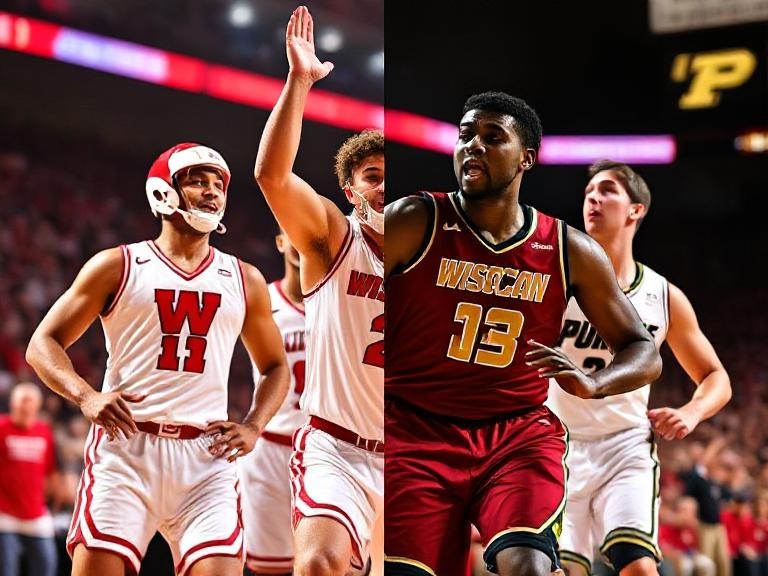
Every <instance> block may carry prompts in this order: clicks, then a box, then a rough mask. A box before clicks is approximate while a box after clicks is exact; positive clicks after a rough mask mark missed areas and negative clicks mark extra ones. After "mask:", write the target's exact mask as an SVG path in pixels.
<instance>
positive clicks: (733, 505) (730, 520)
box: [721, 493, 757, 576]
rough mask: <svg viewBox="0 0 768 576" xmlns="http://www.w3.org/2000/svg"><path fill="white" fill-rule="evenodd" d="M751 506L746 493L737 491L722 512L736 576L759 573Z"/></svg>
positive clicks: (753, 575)
mask: <svg viewBox="0 0 768 576" xmlns="http://www.w3.org/2000/svg"><path fill="white" fill-rule="evenodd" d="M750 508H751V505H750V498H749V497H748V496H747V495H746V494H743V493H736V494H734V496H733V500H732V501H731V502H730V503H729V505H728V507H727V508H726V509H725V510H723V512H722V514H721V519H722V522H723V526H725V531H726V532H727V534H728V548H729V551H730V554H731V559H732V561H733V574H734V576H756V575H757V552H756V551H755V542H754V532H755V519H754V518H753V517H752V511H751V510H750Z"/></svg>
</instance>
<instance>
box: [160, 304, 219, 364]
mask: <svg viewBox="0 0 768 576" xmlns="http://www.w3.org/2000/svg"><path fill="white" fill-rule="evenodd" d="M200 296H201V293H200V292H191V291H188V290H180V291H179V292H178V296H177V293H176V290H165V289H157V290H155V302H156V303H157V312H158V315H159V316H160V330H161V331H162V332H163V339H162V341H161V346H162V352H161V353H160V356H159V357H158V359H157V369H158V370H174V371H178V370H179V362H180V360H181V359H180V358H179V354H178V350H179V339H180V334H181V329H182V328H183V327H184V323H185V322H186V323H187V325H188V326H189V332H190V334H189V336H187V339H186V342H185V347H186V349H187V352H188V353H189V354H188V355H187V356H186V357H185V358H184V368H183V370H184V372H196V373H198V374H199V373H202V372H203V370H204V369H205V349H206V348H207V346H208V341H207V340H206V339H205V336H207V335H208V331H209V330H210V329H211V324H212V323H213V318H214V316H216V311H217V310H218V309H219V307H220V306H221V294H216V293H214V292H203V293H202V303H201V302H200Z"/></svg>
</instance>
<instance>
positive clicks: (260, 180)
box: [253, 160, 288, 194]
mask: <svg viewBox="0 0 768 576" xmlns="http://www.w3.org/2000/svg"><path fill="white" fill-rule="evenodd" d="M253 177H254V178H255V179H256V183H257V184H258V185H259V188H261V191H262V192H263V193H266V194H268V193H269V192H271V191H272V190H279V189H281V188H282V187H283V186H284V185H285V182H286V181H287V179H288V174H282V173H280V172H279V171H277V170H275V169H274V168H272V167H270V166H269V163H268V162H263V161H260V160H257V161H256V165H255V166H254V168H253Z"/></svg>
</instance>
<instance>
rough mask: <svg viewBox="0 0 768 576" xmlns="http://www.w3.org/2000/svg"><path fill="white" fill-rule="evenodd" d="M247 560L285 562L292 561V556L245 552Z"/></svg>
mask: <svg viewBox="0 0 768 576" xmlns="http://www.w3.org/2000/svg"><path fill="white" fill-rule="evenodd" d="M246 558H247V559H248V560H251V559H253V560H258V561H260V562H287V561H292V560H293V556H255V555H253V554H246Z"/></svg>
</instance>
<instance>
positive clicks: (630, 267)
mask: <svg viewBox="0 0 768 576" xmlns="http://www.w3.org/2000/svg"><path fill="white" fill-rule="evenodd" d="M599 243H600V245H601V246H602V247H603V250H605V253H606V254H607V255H608V258H609V259H610V261H611V265H612V266H613V271H614V273H615V274H616V281H617V282H618V284H619V286H620V287H621V288H622V289H625V288H627V287H629V286H631V285H632V282H633V281H634V280H635V269H636V266H635V257H634V254H633V253H632V240H631V239H629V240H628V239H626V238H623V237H621V235H617V236H614V237H613V238H610V239H600V240H599Z"/></svg>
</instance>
